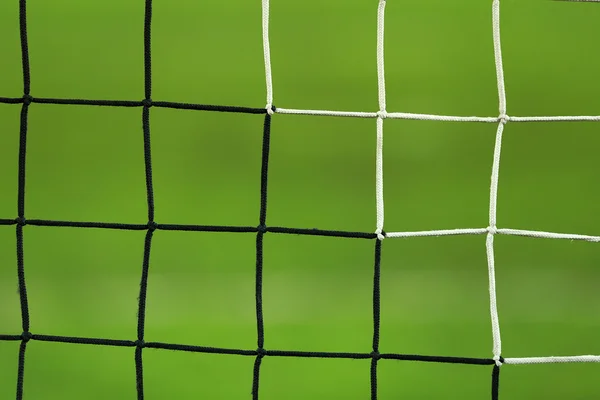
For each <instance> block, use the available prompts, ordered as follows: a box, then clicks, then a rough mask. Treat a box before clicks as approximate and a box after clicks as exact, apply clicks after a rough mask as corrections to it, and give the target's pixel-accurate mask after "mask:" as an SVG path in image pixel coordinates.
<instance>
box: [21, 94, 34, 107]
mask: <svg viewBox="0 0 600 400" xmlns="http://www.w3.org/2000/svg"><path fill="white" fill-rule="evenodd" d="M32 102H33V97H31V96H30V95H28V94H26V95H25V96H23V104H25V105H26V106H28V105H30V104H31V103H32Z"/></svg>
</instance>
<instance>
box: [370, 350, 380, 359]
mask: <svg viewBox="0 0 600 400" xmlns="http://www.w3.org/2000/svg"><path fill="white" fill-rule="evenodd" d="M371 358H373V359H375V360H380V359H381V353H379V352H378V351H372V352H371Z"/></svg>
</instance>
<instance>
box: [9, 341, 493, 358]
mask: <svg viewBox="0 0 600 400" xmlns="http://www.w3.org/2000/svg"><path fill="white" fill-rule="evenodd" d="M0 340H2V341H21V340H25V341H30V340H36V341H40V342H54V343H70V344H86V345H97V346H113V347H143V348H152V349H163V350H176V351H177V350H178V351H187V352H194V353H210V354H230V355H241V356H253V357H256V356H257V355H261V356H271V357H295V358H337V359H373V358H376V359H387V360H398V361H422V362H438V363H453V364H470V365H492V364H494V360H493V359H491V358H476V357H454V356H430V355H420V354H401V353H375V352H369V353H364V352H333V351H300V350H267V349H257V350H244V349H234V348H223V347H209V346H195V345H188V344H176V343H162V342H143V341H139V340H119V339H103V338H88V337H76V336H54V335H38V334H31V333H26V334H22V335H0Z"/></svg>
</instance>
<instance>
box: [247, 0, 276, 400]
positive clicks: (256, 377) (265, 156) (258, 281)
mask: <svg viewBox="0 0 600 400" xmlns="http://www.w3.org/2000/svg"><path fill="white" fill-rule="evenodd" d="M262 35H263V50H264V61H265V80H266V89H267V105H266V110H267V113H266V114H265V120H264V125H263V140H262V154H261V167H260V214H259V218H258V219H259V221H258V232H257V234H256V277H255V302H256V333H257V345H258V348H257V350H256V359H255V360H254V368H253V373H252V399H253V400H258V397H259V383H260V366H261V364H262V359H263V357H264V356H265V354H266V352H265V348H264V346H265V330H264V321H263V303H262V292H263V282H262V279H263V241H264V236H265V233H266V232H267V188H268V179H269V150H270V146H271V116H272V115H273V113H274V110H273V109H274V107H273V81H272V78H271V51H270V46H269V0H263V2H262Z"/></svg>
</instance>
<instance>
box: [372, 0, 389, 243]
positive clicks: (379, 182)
mask: <svg viewBox="0 0 600 400" xmlns="http://www.w3.org/2000/svg"><path fill="white" fill-rule="evenodd" d="M384 14H385V0H380V1H379V7H378V9H377V89H378V90H377V92H378V96H379V112H378V113H377V150H376V151H377V155H376V161H375V162H376V172H375V174H376V175H375V190H376V194H375V196H376V201H377V230H376V231H375V233H376V234H377V237H378V238H379V240H383V238H384V235H383V220H384V211H383V120H384V119H385V118H386V117H387V112H386V104H385V71H384V61H383V37H384V24H383V23H384Z"/></svg>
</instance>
